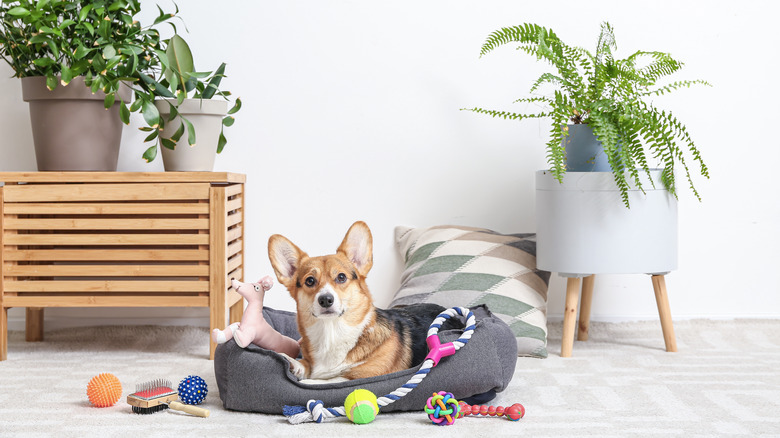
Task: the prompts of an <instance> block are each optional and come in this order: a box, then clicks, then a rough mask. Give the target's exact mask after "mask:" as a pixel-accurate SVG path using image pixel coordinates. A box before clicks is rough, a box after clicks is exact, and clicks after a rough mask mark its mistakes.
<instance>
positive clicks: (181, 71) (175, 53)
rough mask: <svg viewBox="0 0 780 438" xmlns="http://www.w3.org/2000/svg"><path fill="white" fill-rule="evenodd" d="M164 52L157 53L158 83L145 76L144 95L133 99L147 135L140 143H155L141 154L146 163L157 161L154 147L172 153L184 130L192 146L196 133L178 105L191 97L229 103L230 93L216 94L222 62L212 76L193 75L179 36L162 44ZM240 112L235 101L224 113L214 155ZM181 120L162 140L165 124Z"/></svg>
mask: <svg viewBox="0 0 780 438" xmlns="http://www.w3.org/2000/svg"><path fill="white" fill-rule="evenodd" d="M165 43H166V50H165V52H164V53H159V54H158V56H159V57H160V61H161V67H162V74H161V75H160V77H159V80H158V79H156V78H154V77H152V76H149V75H145V74H141V78H142V80H143V81H144V83H146V85H147V87H148V88H147V91H142V92H137V93H136V96H138V99H139V100H140V101H142V103H141V104H139V105H142V106H145V107H146V109H145V110H144V118H145V120H146V123H147V124H148V125H149V126H148V127H144V128H141V129H142V130H143V131H146V132H149V135H148V136H147V137H146V139H145V140H144V141H146V142H149V141H155V142H156V143H155V145H154V146H151V147H149V148H148V149H146V151H145V152H144V154H143V157H144V159H145V160H146V161H147V162H150V161H152V160H154V159H155V157H157V150H158V145H160V146H161V147H166V148H169V149H174V148H175V147H176V144H177V143H178V142H179V141H180V140H181V137H182V136H183V135H184V132H185V126H186V128H187V129H186V132H187V142H188V143H189V145H190V146H193V145H195V142H196V133H195V128H194V127H193V126H192V123H191V122H190V121H189V120H188V119H187V118H186V117H184V116H183V115H182V114H180V113H179V112H178V111H177V109H176V108H177V107H178V106H179V105H181V104H182V102H183V101H184V99H186V98H188V96H192V97H191V98H192V99H212V98H215V96H219V97H221V98H224V99H225V100H229V99H228V97H229V96H230V95H231V93H230V91H224V90H220V88H219V85H220V83H221V81H222V78H224V77H225V63H224V62H223V63H222V64H220V66H219V67H217V69H216V70H214V71H213V72H197V71H195V66H194V62H193V58H192V51H191V50H190V47H189V45H188V44H187V42H186V41H185V40H184V39H183V38H182V37H181V36H179V35H173V36H172V37H171V38H170V39H169V40H167V41H166V42H165ZM156 97H161V98H166V99H169V100H167V102H168V105H170V115H169V116H168V117H167V120H166V118H165V117H161V116H160V113H159V111H158V110H157V108H156V107H155V106H154V104H153V102H154V100H155V98H156ZM240 109H241V99H236V100H235V102H234V104H233V106H232V107H231V108H230V109H229V110H228V113H227V116H226V117H225V118H223V119H222V132H220V134H219V140H218V143H217V153H220V152H222V149H223V148H224V147H225V144H227V139H226V138H225V134H224V127H226V126H232V125H233V122H234V120H235V119H234V118H233V114H235V113H236V112H238V111H239V110H240ZM177 117H178V118H180V119H181V124H180V126H179V128H178V129H177V130H176V132H175V133H174V134H173V135H172V136H170V137H169V138H166V137H163V136H162V134H161V133H162V131H163V129H164V127H165V123H166V122H170V121H171V120H173V119H175V118H177Z"/></svg>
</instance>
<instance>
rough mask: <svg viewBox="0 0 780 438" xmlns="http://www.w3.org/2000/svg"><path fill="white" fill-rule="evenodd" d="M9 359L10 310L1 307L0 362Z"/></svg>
mask: <svg viewBox="0 0 780 438" xmlns="http://www.w3.org/2000/svg"><path fill="white" fill-rule="evenodd" d="M6 359H8V308H7V307H3V306H0V361H2V360H6Z"/></svg>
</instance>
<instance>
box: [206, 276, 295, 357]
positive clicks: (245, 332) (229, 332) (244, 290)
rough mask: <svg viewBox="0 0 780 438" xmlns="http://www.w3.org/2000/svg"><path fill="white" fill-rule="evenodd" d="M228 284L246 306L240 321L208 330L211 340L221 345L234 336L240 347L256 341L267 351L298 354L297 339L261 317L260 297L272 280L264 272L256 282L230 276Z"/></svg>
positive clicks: (263, 294)
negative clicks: (246, 281)
mask: <svg viewBox="0 0 780 438" xmlns="http://www.w3.org/2000/svg"><path fill="white" fill-rule="evenodd" d="M231 283H232V285H233V289H235V290H236V292H238V294H239V295H241V296H242V297H244V298H245V299H246V301H247V306H246V308H245V309H244V316H243V317H242V318H241V322H240V323H238V322H234V323H233V324H230V325H229V326H227V327H225V330H219V329H214V331H212V332H211V338H212V339H213V340H214V342H216V343H217V344H223V343H225V342H227V340H228V339H230V338H233V339H235V341H236V344H238V346H239V347H241V348H246V347H247V346H248V345H249V344H255V345H257V346H259V347H261V348H265V349H267V350H273V351H276V352H277V353H285V354H287V355H288V356H290V357H298V353H299V352H300V346H299V345H298V341H295V340H293V339H292V338H290V337H287V336H284V335H282V334H281V333H279V332H278V331H276V330H275V329H274V328H273V327H271V325H270V324H268V322H267V321H266V320H265V318H263V299H264V298H265V292H266V291H268V290H269V289H271V286H273V284H274V282H273V279H271V277H270V276H268V275H266V276H265V277H263V278H262V279H261V280H260V281H258V282H257V283H242V282H240V281H238V280H236V279H232V281H231Z"/></svg>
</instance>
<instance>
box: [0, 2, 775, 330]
mask: <svg viewBox="0 0 780 438" xmlns="http://www.w3.org/2000/svg"><path fill="white" fill-rule="evenodd" d="M144 4H145V5H146V6H148V8H149V10H148V11H147V13H146V14H144V16H145V17H147V18H149V17H153V16H154V15H156V8H155V7H154V4H155V2H153V1H145V2H144ZM161 4H162V5H163V6H164V7H166V8H170V7H171V3H166V2H165V1H162V2H161ZM179 6H180V8H181V16H182V17H184V19H185V21H186V25H187V28H188V29H189V34H188V35H185V36H186V38H187V40H188V41H189V42H190V45H191V46H192V47H193V50H194V52H195V57H196V67H197V68H199V69H201V70H206V69H213V68H215V67H216V66H217V65H218V64H219V62H221V61H225V62H227V63H228V70H227V73H228V75H229V78H228V79H227V80H226V81H225V82H224V85H225V86H226V88H228V89H230V90H232V91H233V92H234V93H235V94H237V95H239V96H241V98H242V100H243V101H244V109H243V110H242V111H241V112H240V113H239V114H238V115H237V121H236V124H235V125H234V126H233V127H232V128H230V129H229V131H228V133H227V134H228V140H229V143H228V146H227V148H226V149H225V152H223V153H222V154H221V155H220V156H218V158H217V163H216V170H220V171H231V172H241V173H246V174H248V178H247V185H248V186H247V193H248V195H247V196H248V197H247V200H248V211H247V221H248V227H247V228H248V229H247V252H248V254H247V258H246V261H247V263H248V268H247V279H256V278H259V277H260V276H262V275H265V274H270V273H272V270H271V268H270V265H269V263H268V258H267V253H266V243H267V239H268V237H269V236H270V235H271V234H274V233H281V234H284V235H286V236H287V237H289V238H290V239H292V240H293V241H294V242H296V243H297V244H299V246H301V247H302V248H303V249H304V250H306V251H308V252H309V253H310V254H323V253H332V252H333V251H334V250H335V248H336V247H337V245H338V244H339V243H340V241H341V239H342V237H343V234H344V232H345V231H346V230H347V228H348V227H349V225H350V224H351V223H352V222H353V221H355V220H359V219H360V220H365V221H366V222H367V223H368V224H369V226H370V227H371V228H372V230H373V232H374V243H375V254H374V261H375V262H374V270H373V272H372V273H371V275H370V276H369V283H370V286H371V287H372V290H373V292H374V294H375V296H376V301H377V303H378V304H379V305H385V304H387V303H388V302H389V300H390V296H391V295H392V293H393V292H394V291H395V289H396V288H397V286H398V278H399V274H400V270H401V261H400V258H399V256H398V255H397V254H396V252H395V249H394V246H393V240H392V238H393V227H394V226H396V225H400V224H404V225H414V226H429V225H436V224H448V223H452V224H463V225H472V226H481V227H487V228H492V229H495V230H497V231H502V232H529V231H534V230H535V219H534V187H533V172H534V170H536V169H541V168H543V167H544V166H545V158H544V147H543V145H544V142H545V141H546V132H547V129H546V126H545V124H540V123H537V122H534V121H529V122H522V123H519V122H509V121H504V120H495V119H491V118H489V117H486V116H480V115H477V114H473V113H470V112H462V111H459V110H458V109H459V108H462V107H470V106H475V105H479V106H485V107H491V108H503V109H507V110H520V109H521V108H519V107H517V106H514V105H512V101H513V100H514V99H516V98H519V97H523V96H526V93H527V90H528V88H529V86H530V84H531V81H532V80H533V79H535V78H536V77H537V76H538V75H539V74H540V73H541V72H542V71H544V66H542V65H541V64H537V63H536V62H535V60H533V59H532V58H530V57H529V56H527V55H524V54H522V53H519V52H516V51H515V50H514V49H513V48H511V47H503V48H501V49H500V50H497V51H496V52H494V53H492V54H490V55H489V56H487V57H485V58H483V59H479V57H478V53H479V49H480V46H481V44H482V42H483V41H484V40H485V38H486V37H487V35H488V34H489V33H490V32H491V31H493V30H495V29H497V28H499V27H502V26H510V25H514V24H520V23H522V22H535V23H538V24H541V25H545V26H548V27H551V28H553V29H554V30H555V31H556V32H557V33H558V34H559V35H560V36H561V37H562V38H563V39H564V40H565V41H568V42H570V43H571V44H576V45H581V46H586V47H588V48H593V46H594V45H595V41H596V37H597V35H598V29H599V23H600V22H601V21H603V20H607V21H610V22H611V23H612V25H613V26H614V28H615V30H616V33H617V42H618V49H619V55H623V56H626V55H628V54H629V53H632V52H633V51H635V50H638V49H643V50H659V51H667V52H671V53H672V54H673V55H674V56H676V57H677V58H679V59H682V60H683V61H685V62H686V68H685V69H684V70H683V72H682V73H681V74H680V75H679V76H678V77H677V78H680V79H693V78H702V79H706V80H708V81H710V82H711V83H712V84H713V85H714V87H712V88H704V87H698V88H695V89H690V90H683V91H680V92H677V93H676V94H674V95H672V96H669V97H665V98H664V99H663V100H662V101H659V104H662V105H663V106H664V107H665V108H669V109H671V110H673V111H674V112H675V113H676V115H677V116H678V118H679V119H680V120H682V121H683V123H685V124H686V125H687V127H688V129H689V132H690V133H691V135H692V136H693V138H694V140H695V141H696V143H697V145H698V147H699V148H700V149H701V150H702V152H703V155H704V158H705V160H706V162H707V163H708V165H709V166H710V171H711V174H712V179H711V180H704V179H703V178H698V179H696V183H697V186H698V188H699V190H700V192H701V194H702V196H703V198H704V201H703V202H702V203H699V202H697V201H696V200H695V199H694V198H693V197H692V196H691V195H690V193H689V192H687V191H685V192H683V194H682V196H681V198H680V268H679V270H678V271H676V272H673V273H672V274H671V275H669V276H668V277H667V286H668V289H669V294H670V301H671V305H672V313H673V317H674V318H677V319H682V318H698V317H707V318H731V317H749V318H754V317H770V318H778V317H780V287H778V285H777V282H776V281H774V279H773V278H772V277H771V275H772V272H775V270H776V269H777V268H778V265H779V263H778V262H780V258H778V255H777V247H778V244H780V233H778V228H780V207H778V205H780V203H778V201H777V200H776V197H775V195H774V192H775V184H774V177H773V175H772V174H773V173H774V171H775V169H774V167H775V166H776V165H777V163H778V162H780V152H778V150H780V149H779V148H778V146H780V145H779V144H778V136H777V135H776V133H775V129H774V127H775V126H777V104H778V101H780V93H779V92H778V88H777V86H776V83H775V82H776V80H775V73H776V72H777V71H778V69H779V68H780V50H778V47H780V37H778V34H777V33H776V17H777V14H778V12H779V11H780V8H778V7H777V6H776V3H775V2H773V1H770V0H766V1H750V2H733V1H707V2H704V1H686V2H680V1H668V0H663V1H655V2H652V4H650V3H643V4H641V5H640V3H638V2H626V1H619V0H616V1H590V2H564V1H545V2H536V3H532V2H520V1H511V0H504V1H497V0H489V1H486V0H483V1H480V2H474V1H464V0H457V1H451V0H447V1H444V0H441V1H421V0H393V1H354V0H352V1H350V0H340V1H334V0H331V1H321V0H309V1H302V0H288V1H283V2H279V1H267V0H262V1H238V0H222V1H219V2H214V1H208V0H198V1H195V0H187V1H181V2H179ZM10 75H11V70H10V68H9V67H7V66H6V65H2V66H0V76H2V78H0V114H1V115H2V116H1V117H0V132H2V135H3V140H2V143H0V170H2V171H18V170H35V160H34V155H33V152H32V148H31V143H32V140H31V134H30V128H29V121H28V112H27V104H25V103H23V102H22V101H21V91H20V84H19V82H18V81H17V80H15V79H10V78H6V77H7V76H10ZM134 117H136V119H135V121H134V123H133V127H137V126H140V125H141V123H140V116H137V115H134ZM142 138H143V136H142V135H141V134H140V133H139V132H138V131H137V130H135V129H126V132H125V134H124V138H123V146H122V152H121V157H120V162H119V170H130V171H136V170H137V171H156V170H161V162H159V161H158V162H155V163H152V164H151V165H146V164H143V163H142V161H141V153H142V152H143V150H144V149H145V147H146V146H142V145H141V141H142ZM564 284H565V282H564V281H563V280H562V279H560V278H559V277H557V276H554V277H553V281H552V283H551V287H550V293H549V296H550V298H549V308H548V310H549V314H550V316H551V319H558V320H560V319H561V315H562V312H563V295H564ZM267 304H268V305H271V306H274V307H279V308H286V309H292V302H291V299H290V298H289V297H288V296H287V293H286V291H285V290H284V288H283V287H281V286H278V285H277V286H276V287H274V289H272V291H271V292H270V293H269V294H268V295H267ZM592 312H593V319H595V320H624V319H656V318H657V313H656V308H655V303H654V296H653V293H652V287H651V283H650V280H649V278H647V277H645V276H643V275H636V276H603V277H601V278H599V279H598V280H597V282H596V295H595V298H594V303H593V311H592ZM206 315H207V313H206V311H205V310H203V309H194V310H193V309H189V310H186V309H176V310H171V309H157V310H155V309H151V310H149V309H92V310H90V309H51V310H48V311H47V327H54V326H57V325H69V324H83V323H102V322H106V321H111V320H110V319H101V318H119V319H118V320H115V321H116V322H119V323H122V322H130V323H138V322H152V323H161V322H172V323H192V322H193V321H194V322H195V323H202V324H207V322H206V321H207V316H206ZM9 316H10V319H11V328H12V329H14V328H17V329H19V328H22V327H23V324H22V321H23V313H22V312H21V309H12V310H11V312H10V313H9ZM181 318H185V319H181ZM193 318H195V319H193Z"/></svg>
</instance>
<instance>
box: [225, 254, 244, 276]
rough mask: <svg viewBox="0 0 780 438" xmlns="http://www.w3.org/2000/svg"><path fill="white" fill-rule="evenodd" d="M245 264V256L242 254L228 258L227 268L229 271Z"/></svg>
mask: <svg viewBox="0 0 780 438" xmlns="http://www.w3.org/2000/svg"><path fill="white" fill-rule="evenodd" d="M243 264H244V258H243V257H242V256H241V254H239V255H237V256H235V257H233V258H232V259H230V260H228V265H227V270H228V272H230V271H233V270H235V269H236V268H238V267H239V266H242V265H243Z"/></svg>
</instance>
